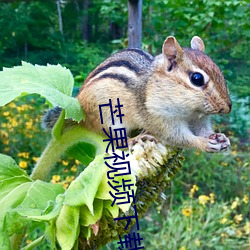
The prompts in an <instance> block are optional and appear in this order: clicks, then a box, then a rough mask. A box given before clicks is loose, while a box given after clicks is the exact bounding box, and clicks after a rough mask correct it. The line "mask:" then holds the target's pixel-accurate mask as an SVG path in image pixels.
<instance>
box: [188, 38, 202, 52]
mask: <svg viewBox="0 0 250 250" xmlns="http://www.w3.org/2000/svg"><path fill="white" fill-rule="evenodd" d="M191 48H192V49H197V50H200V51H202V52H204V51H205V45H204V42H203V40H202V39H201V38H200V37H198V36H194V37H193V38H192V40H191Z"/></svg>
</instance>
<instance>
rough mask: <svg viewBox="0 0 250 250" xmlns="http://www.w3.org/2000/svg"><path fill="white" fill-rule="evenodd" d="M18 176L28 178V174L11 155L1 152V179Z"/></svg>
mask: <svg viewBox="0 0 250 250" xmlns="http://www.w3.org/2000/svg"><path fill="white" fill-rule="evenodd" d="M17 176H26V177H27V178H28V175H27V174H26V173H25V172H24V171H23V170H22V169H21V168H20V167H19V166H18V165H17V164H16V162H15V161H14V160H13V159H12V158H11V157H10V156H7V155H3V154H0V181H1V180H6V179H8V178H12V177H17ZM1 191H2V190H1Z"/></svg>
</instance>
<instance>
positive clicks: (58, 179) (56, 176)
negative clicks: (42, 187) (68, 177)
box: [51, 175, 61, 183]
mask: <svg viewBox="0 0 250 250" xmlns="http://www.w3.org/2000/svg"><path fill="white" fill-rule="evenodd" d="M60 179H61V176H60V175H53V176H52V180H51V182H52V183H57V182H59V181H60Z"/></svg>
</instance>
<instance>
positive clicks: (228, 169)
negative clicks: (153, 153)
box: [0, 0, 250, 250]
mask: <svg viewBox="0 0 250 250" xmlns="http://www.w3.org/2000/svg"><path fill="white" fill-rule="evenodd" d="M0 3H1V4H0V30H1V32H0V67H1V68H2V67H12V66H15V65H20V62H21V61H22V60H23V61H27V62H30V63H33V64H41V65H46V64H47V63H50V64H58V63H60V64H62V65H64V66H66V67H68V68H69V69H70V70H71V71H72V73H73V75H74V78H75V82H76V87H77V86H78V87H80V86H81V84H82V82H83V81H84V79H85V78H86V76H87V75H88V73H89V72H90V71H91V70H93V69H94V67H95V66H97V65H98V64H99V63H100V62H101V61H102V60H104V59H105V58H106V57H108V56H109V55H110V54H111V53H113V52H115V51H118V50H120V49H123V48H126V47H127V43H128V41H127V22H128V13H127V12H128V9H127V1H125V0H117V1H112V0H103V1H101V0H72V1H67V0H64V1H61V4H60V8H58V5H57V1H51V0H50V1H49V0H45V1H19V0H16V1H0ZM249 16H250V2H249V1H234V0H230V1H226V0H223V1H215V0H201V1H187V0H180V1H173V0H172V1H167V0H151V1H150V0H144V1H143V36H142V37H143V49H144V50H146V51H148V52H149V53H152V54H153V55H156V54H159V53H161V46H162V43H163V41H164V40H165V38H166V37H167V36H169V35H174V36H175V37H176V38H177V39H178V41H179V43H180V45H181V46H186V47H188V46H189V43H190V40H191V38H192V37H193V36H194V35H198V36H200V37H202V39H203V40H204V42H205V46H206V53H207V54H208V55H209V56H210V57H211V58H213V60H214V61H215V62H216V63H217V64H218V65H219V67H220V68H221V69H222V71H223V73H224V75H225V78H226V80H227V83H228V87H229V90H230V95H231V98H232V100H233V110H232V112H231V114H230V115H226V116H216V117H214V127H215V128H216V129H220V130H221V131H222V132H224V133H225V134H226V135H227V136H229V138H230V139H231V144H232V146H231V149H230V151H228V152H225V153H220V154H206V153H201V152H198V151H195V150H187V151H184V155H185V157H186V160H185V162H184V166H183V170H182V171H181V173H179V174H178V176H176V178H175V179H174V180H173V182H172V187H171V189H169V190H166V192H165V200H164V201H163V202H162V204H155V205H153V206H152V208H151V209H150V211H149V212H148V213H147V214H146V215H145V216H144V218H143V219H141V220H140V225H141V227H140V233H141V234H142V236H143V237H144V241H143V242H144V245H145V248H146V249H170V250H172V249H173V250H174V249H180V250H185V249H249V248H250V221H249V211H250V209H249V201H248V199H249V193H250V192H249V191H250V178H249V177H250V176H249V172H250V171H249V170H250V165H249V162H250V154H249V148H250V146H249V143H250V138H249V132H250V112H249V106H250V73H249V72H250V69H249V65H250V22H249ZM60 23H61V24H62V25H60ZM46 108H47V105H46V103H44V101H43V100H42V99H40V98H39V97H38V96H29V97H26V98H21V99H19V100H18V101H16V102H15V103H11V104H9V105H7V106H5V107H3V108H1V109H0V114H1V116H0V138H1V139H0V152H1V153H5V154H9V155H11V156H12V157H14V158H15V159H16V160H17V162H18V163H19V165H20V167H22V168H23V169H26V170H27V171H28V172H30V170H31V168H32V166H33V164H34V163H35V162H36V161H37V157H39V155H40V153H41V151H42V149H43V148H44V147H45V145H46V142H47V141H48V138H49V135H47V134H46V133H45V132H44V131H42V129H41V126H40V118H41V116H42V114H43V112H44V111H45V109H46ZM82 168H83V166H81V164H79V162H75V161H73V160H72V159H67V158H65V159H63V160H62V161H61V162H59V163H58V166H57V169H56V171H55V172H54V173H53V175H52V177H51V181H52V182H57V183H62V184H63V185H64V186H65V187H67V186H68V184H69V183H70V182H71V181H72V180H73V179H74V178H75V176H76V175H77V174H78V173H79V172H80V171H81V170H82ZM38 234H39V231H38V230H33V232H32V233H31V234H29V236H28V237H27V241H28V242H29V241H32V236H33V237H34V238H36V235H38ZM46 247H47V246H44V249H48V248H46ZM41 249H42V248H41ZM105 249H117V246H116V243H113V244H110V245H108V246H106V247H105Z"/></svg>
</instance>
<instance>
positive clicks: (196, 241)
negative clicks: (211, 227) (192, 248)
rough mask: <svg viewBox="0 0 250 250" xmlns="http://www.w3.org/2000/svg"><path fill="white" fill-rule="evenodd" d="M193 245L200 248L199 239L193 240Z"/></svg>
mask: <svg viewBox="0 0 250 250" xmlns="http://www.w3.org/2000/svg"><path fill="white" fill-rule="evenodd" d="M194 244H195V245H196V246H197V247H200V246H201V242H200V240H199V239H195V240H194Z"/></svg>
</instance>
